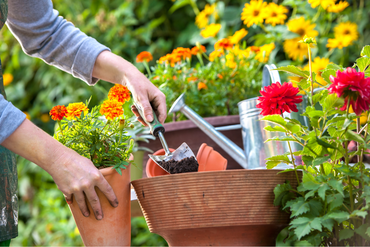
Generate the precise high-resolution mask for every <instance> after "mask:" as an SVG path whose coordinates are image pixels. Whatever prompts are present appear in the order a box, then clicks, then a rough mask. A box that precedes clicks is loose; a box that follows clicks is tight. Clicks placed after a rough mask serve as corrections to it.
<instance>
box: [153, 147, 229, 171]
mask: <svg viewBox="0 0 370 247" xmlns="http://www.w3.org/2000/svg"><path fill="white" fill-rule="evenodd" d="M170 151H171V152H173V151H175V149H172V148H170ZM153 154H154V155H164V154H165V151H164V149H160V150H158V151H156V152H155V153H153ZM196 158H197V161H198V164H199V168H198V171H199V172H204V171H221V170H226V167H227V160H226V159H225V158H224V157H222V155H221V154H220V153H219V152H217V151H215V150H213V148H212V147H210V146H208V145H207V144H205V143H203V144H202V145H201V146H200V148H199V150H198V153H197V156H196ZM146 174H147V176H148V177H149V178H151V177H156V176H163V175H169V173H168V172H166V171H165V170H163V169H162V168H160V167H159V166H158V165H157V164H156V163H155V162H154V161H153V160H152V159H149V160H148V161H147V163H146Z"/></svg>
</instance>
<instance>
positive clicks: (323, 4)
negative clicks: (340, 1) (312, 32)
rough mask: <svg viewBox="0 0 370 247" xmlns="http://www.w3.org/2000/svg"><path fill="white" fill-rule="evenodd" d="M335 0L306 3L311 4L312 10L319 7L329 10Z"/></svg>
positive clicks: (317, 0)
mask: <svg viewBox="0 0 370 247" xmlns="http://www.w3.org/2000/svg"><path fill="white" fill-rule="evenodd" d="M335 2H336V0H308V3H309V4H311V7H312V8H316V7H318V6H319V5H321V7H323V8H324V9H327V8H329V7H330V6H332V5H334V4H335Z"/></svg>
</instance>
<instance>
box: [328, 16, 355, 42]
mask: <svg viewBox="0 0 370 247" xmlns="http://www.w3.org/2000/svg"><path fill="white" fill-rule="evenodd" d="M357 29H358V27H357V24H356V23H353V22H350V21H347V22H341V23H339V24H338V25H337V26H335V27H334V36H335V37H342V36H347V37H349V38H350V39H351V42H352V41H355V40H357V39H358V31H357Z"/></svg>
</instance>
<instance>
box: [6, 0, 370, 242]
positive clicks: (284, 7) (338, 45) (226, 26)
mask: <svg viewBox="0 0 370 247" xmlns="http://www.w3.org/2000/svg"><path fill="white" fill-rule="evenodd" d="M53 4H54V8H55V9H57V10H58V11H59V13H60V15H61V16H64V17H65V18H66V19H67V20H68V21H71V22H72V23H74V24H75V25H76V26H77V27H78V28H80V29H81V30H82V31H83V32H85V33H86V34H88V35H90V36H92V37H94V38H96V39H97V40H98V41H99V42H101V43H102V44H105V45H106V46H108V47H109V48H110V49H111V50H112V52H114V53H116V54H118V55H120V56H122V57H124V58H125V59H127V60H128V61H130V62H132V63H134V64H135V65H136V66H138V68H140V70H141V71H142V72H143V73H145V74H146V75H147V76H148V77H149V78H150V79H151V81H152V82H153V83H154V84H155V85H156V86H158V87H159V88H160V89H161V90H162V91H163V92H164V93H165V94H166V96H167V103H168V107H170V105H171V104H172V102H173V101H174V100H175V99H176V98H177V97H178V95H180V94H181V93H183V92H186V93H187V104H188V105H190V106H191V107H192V108H193V109H194V110H195V111H196V112H198V113H199V114H200V115H201V116H203V117H208V116H217V115H231V114H238V112H237V105H236V104H237V102H238V101H241V100H243V99H246V98H250V97H256V96H257V95H258V91H259V90H260V88H261V72H262V66H263V65H264V64H265V63H269V64H270V63H274V64H275V65H277V66H283V65H284V66H286V65H296V66H300V67H302V68H306V67H307V58H306V54H307V48H306V46H304V45H301V44H300V43H298V41H299V40H301V39H302V38H303V37H304V36H305V35H307V36H310V37H314V38H315V39H316V41H317V47H316V48H314V49H313V55H314V57H316V58H315V60H314V61H313V70H314V72H315V74H316V77H318V78H320V77H322V76H328V75H322V74H321V73H320V70H321V69H324V68H325V67H326V66H327V64H329V63H330V62H335V63H338V64H341V65H342V66H349V65H350V64H353V62H354V61H355V59H356V58H357V57H358V55H359V53H360V51H361V48H362V47H363V46H364V45H367V44H369V43H366V42H368V40H370V28H369V25H370V22H369V21H368V14H369V10H370V4H369V3H366V2H365V0H348V1H344V0H274V1H267V0H265V1H262V0H252V1H241V0H229V1H228V0H225V1H215V0H208V1H205V0H198V1H196V0H172V1H171V0H126V1H117V0H89V1H88V0H80V1H72V0H64V1H61V0H53ZM0 40H1V43H0V55H1V60H2V64H3V67H4V68H3V71H4V83H5V84H6V85H5V90H6V93H7V96H8V99H9V100H10V101H11V102H12V103H13V104H14V105H16V106H17V107H18V108H19V109H21V110H22V111H24V112H25V113H27V115H28V117H29V118H30V119H31V120H32V121H33V122H34V123H35V124H37V125H38V126H39V127H40V128H42V129H43V130H45V131H47V132H48V133H50V134H51V135H53V130H54V127H55V122H54V121H50V117H49V114H48V113H49V111H50V109H51V108H52V107H53V106H55V105H68V104H69V103H71V102H85V101H86V100H87V99H89V98H90V96H92V98H91V102H90V105H91V106H94V105H96V104H98V103H100V102H101V101H103V100H104V99H105V96H106V95H107V92H108V90H109V88H110V87H111V86H112V84H110V83H107V82H103V81H100V82H99V83H98V84H97V85H96V86H93V87H90V86H88V85H87V84H85V83H84V82H82V81H80V80H79V79H76V78H73V77H72V76H71V75H69V74H67V73H65V72H62V71H60V70H58V69H56V68H54V67H51V66H49V65H47V64H45V63H44V62H43V61H41V60H40V59H36V58H31V57H28V56H26V55H25V54H24V53H23V52H22V49H21V47H20V46H19V44H18V43H17V40H16V39H15V38H14V37H13V36H12V34H11V33H10V32H9V30H8V29H7V28H6V27H4V28H3V30H2V31H1V33H0ZM194 47H197V48H198V49H195V50H197V51H198V52H197V51H195V50H190V49H193V48H194ZM179 48H182V49H179ZM200 50H201V51H200ZM143 51H148V52H150V54H151V55H152V57H153V59H147V60H144V61H143V60H140V59H138V60H137V56H138V55H139V54H140V53H141V52H143ZM192 51H193V52H192ZM189 52H190V55H189ZM179 54H180V55H179ZM157 61H158V62H157ZM146 65H148V66H146ZM366 73H367V76H369V74H370V73H369V71H366ZM282 79H283V80H284V81H292V82H293V83H294V81H299V79H298V78H293V77H286V76H285V77H283V78H282ZM318 81H319V82H320V81H321V83H323V86H325V81H324V80H320V79H318ZM209 106H212V107H209ZM126 114H127V115H130V114H131V113H130V112H129V111H128V110H127V111H126ZM179 119H180V120H181V119H185V118H184V117H183V116H181V115H178V116H169V117H168V119H167V121H173V120H179ZM18 172H19V206H20V210H19V237H18V238H16V239H15V240H14V241H13V242H12V245H14V246H19V245H22V246H31V245H32V246H43V245H46V246H51V245H53V246H80V245H82V241H81V239H80V237H79V233H78V230H77V228H76V225H75V223H74V220H73V218H72V216H71V213H70V211H69V209H68V206H67V205H66V202H65V200H64V197H63V195H62V193H61V192H60V191H59V190H58V189H57V187H56V185H55V184H54V182H53V180H52V179H51V177H50V176H49V175H48V174H47V173H46V172H44V171H43V170H42V169H41V168H39V167H38V166H36V165H35V164H32V163H30V162H28V161H26V160H24V159H22V158H18ZM132 245H133V246H166V245H167V244H166V242H165V241H164V240H163V239H162V238H161V237H159V236H158V235H155V234H151V233H150V232H149V230H148V228H147V226H146V223H145V220H144V218H142V217H138V218H133V220H132Z"/></svg>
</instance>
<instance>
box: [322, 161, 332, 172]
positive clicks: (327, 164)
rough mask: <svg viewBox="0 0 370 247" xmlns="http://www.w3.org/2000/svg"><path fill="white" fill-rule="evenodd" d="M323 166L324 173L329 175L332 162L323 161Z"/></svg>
mask: <svg viewBox="0 0 370 247" xmlns="http://www.w3.org/2000/svg"><path fill="white" fill-rule="evenodd" d="M323 166H324V173H325V175H329V174H330V173H331V171H332V164H330V163H328V162H325V163H324V164H323Z"/></svg>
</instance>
